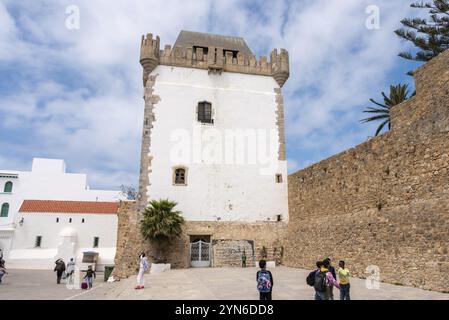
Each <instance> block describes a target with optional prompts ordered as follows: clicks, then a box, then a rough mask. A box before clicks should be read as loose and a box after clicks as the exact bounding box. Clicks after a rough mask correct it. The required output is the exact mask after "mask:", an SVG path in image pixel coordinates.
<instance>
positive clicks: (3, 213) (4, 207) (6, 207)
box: [0, 203, 9, 217]
mask: <svg viewBox="0 0 449 320" xmlns="http://www.w3.org/2000/svg"><path fill="white" fill-rule="evenodd" d="M8 212H9V203H4V204H2V211H1V213H0V217H7V216H8Z"/></svg>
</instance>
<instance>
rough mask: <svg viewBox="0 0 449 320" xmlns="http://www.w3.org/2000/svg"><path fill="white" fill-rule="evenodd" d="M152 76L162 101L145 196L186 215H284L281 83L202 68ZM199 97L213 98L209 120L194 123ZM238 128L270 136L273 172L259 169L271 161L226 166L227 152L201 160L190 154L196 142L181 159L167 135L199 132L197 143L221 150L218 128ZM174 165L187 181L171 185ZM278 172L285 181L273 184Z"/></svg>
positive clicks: (165, 69) (161, 70)
mask: <svg viewBox="0 0 449 320" xmlns="http://www.w3.org/2000/svg"><path fill="white" fill-rule="evenodd" d="M152 74H153V75H156V74H157V78H156V84H155V86H154V94H155V95H158V96H159V97H160V99H161V100H160V101H159V102H158V103H157V104H156V105H155V108H154V113H155V121H154V122H153V126H154V127H153V129H152V132H151V147H150V148H151V150H150V151H151V156H152V157H153V160H152V163H151V173H150V187H149V188H148V189H149V190H148V191H149V192H148V194H149V197H150V199H159V198H169V199H171V200H174V201H177V202H178V207H177V208H178V209H179V210H181V211H182V212H183V213H184V216H185V217H186V218H187V219H188V220H196V221H211V220H217V219H219V220H221V221H248V222H249V221H266V220H269V219H270V220H273V219H276V215H282V218H283V220H284V221H285V220H288V204H287V203H288V198H287V164H286V161H278V160H277V154H278V143H279V136H278V131H277V130H278V128H277V126H276V109H277V105H276V102H275V92H274V88H278V85H277V83H276V82H275V80H274V79H273V78H272V77H266V76H255V75H244V74H238V73H228V72H224V73H222V74H221V75H209V74H208V71H207V70H200V69H191V68H181V67H169V66H158V67H157V68H156V69H155V70H154V71H153V72H152ZM204 100H206V101H208V102H211V103H212V107H213V110H214V124H213V125H207V124H201V123H199V122H198V121H197V115H196V109H197V105H198V102H200V101H204ZM236 129H243V130H247V129H250V130H254V132H256V131H257V130H260V131H262V132H264V131H265V132H266V133H267V134H268V133H271V134H273V133H274V134H275V137H274V138H275V145H274V148H271V150H269V151H270V152H269V155H270V156H271V159H274V160H275V161H274V162H275V163H274V166H275V168H274V171H273V172H271V173H269V174H266V173H263V171H264V170H262V169H263V168H267V167H268V164H262V163H260V161H257V163H256V164H250V163H244V164H226V163H224V162H225V161H224V159H225V158H224V155H223V156H222V157H221V159H222V160H223V161H221V162H220V163H216V164H210V163H209V164H205V163H204V161H205V158H204V156H202V157H201V159H195V151H194V147H192V148H190V150H191V154H190V156H188V155H187V156H186V157H185V158H184V159H183V158H182V157H179V155H180V154H184V155H186V154H185V152H184V151H185V149H184V150H181V151H180V152H174V151H176V150H178V151H179V149H180V141H181V140H171V138H180V135H177V134H179V133H182V132H188V133H189V135H190V136H191V138H192V140H193V136H194V135H196V134H198V133H199V136H201V137H202V138H200V141H202V143H203V146H205V145H204V143H206V144H207V148H209V150H211V149H212V150H219V149H221V150H225V149H224V147H223V148H219V146H220V143H221V144H222V145H225V142H224V139H219V138H218V139H217V136H216V133H217V130H218V133H219V134H220V133H221V134H222V137H224V135H225V130H236ZM203 134H212V136H209V138H208V137H206V136H204V135H203ZM213 137H215V138H213ZM265 142H266V141H265ZM181 149H182V148H181ZM245 150H247V149H246V148H245ZM203 151H204V149H203ZM225 152H226V151H223V153H225ZM201 153H202V152H200V154H201ZM213 153H214V152H210V154H213ZM173 154H177V155H178V157H173ZM215 154H216V153H215ZM203 155H204V154H203ZM217 158H218V157H217ZM259 160H261V159H259ZM246 162H248V161H246ZM177 165H184V166H186V167H187V169H188V172H187V186H173V184H172V174H173V173H172V172H173V167H175V166H177ZM275 173H281V174H282V176H283V183H280V184H279V183H276V181H275Z"/></svg>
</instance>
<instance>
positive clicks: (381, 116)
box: [360, 84, 410, 136]
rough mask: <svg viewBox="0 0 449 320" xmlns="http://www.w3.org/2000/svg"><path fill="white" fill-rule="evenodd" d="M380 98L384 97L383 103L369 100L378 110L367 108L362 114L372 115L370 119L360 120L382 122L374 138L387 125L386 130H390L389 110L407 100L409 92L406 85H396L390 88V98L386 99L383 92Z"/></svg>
mask: <svg viewBox="0 0 449 320" xmlns="http://www.w3.org/2000/svg"><path fill="white" fill-rule="evenodd" d="M382 96H383V97H384V103H379V102H376V101H375V100H374V99H370V101H371V102H372V103H374V104H376V105H377V106H379V107H380V108H379V107H378V108H373V107H367V108H366V110H364V111H363V112H367V113H374V114H376V115H373V116H371V117H368V118H365V119H362V120H360V122H362V123H366V122H371V121H378V120H383V122H382V123H381V124H380V125H379V127H377V130H376V134H375V135H376V136H377V135H378V134H379V133H380V131H381V130H382V129H383V128H384V127H385V125H387V124H388V130H390V128H391V123H390V108H391V107H393V106H395V105H397V104H400V103H401V102H404V101H405V100H408V99H409V98H410V97H409V90H408V84H398V85H396V86H393V85H391V86H390V96H389V97H387V96H386V95H385V93H384V92H382Z"/></svg>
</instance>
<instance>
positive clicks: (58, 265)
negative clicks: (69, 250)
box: [53, 259, 65, 284]
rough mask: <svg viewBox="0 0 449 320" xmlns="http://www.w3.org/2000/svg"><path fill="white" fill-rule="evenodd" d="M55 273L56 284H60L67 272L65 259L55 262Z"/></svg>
mask: <svg viewBox="0 0 449 320" xmlns="http://www.w3.org/2000/svg"><path fill="white" fill-rule="evenodd" d="M53 271H56V283H57V284H60V283H61V277H62V274H63V273H64V271H65V262H64V260H63V259H58V260H56V261H55V269H54V270H53Z"/></svg>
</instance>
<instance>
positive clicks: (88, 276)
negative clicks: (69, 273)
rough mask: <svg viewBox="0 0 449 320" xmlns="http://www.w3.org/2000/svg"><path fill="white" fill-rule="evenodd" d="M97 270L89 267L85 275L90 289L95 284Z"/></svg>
mask: <svg viewBox="0 0 449 320" xmlns="http://www.w3.org/2000/svg"><path fill="white" fill-rule="evenodd" d="M96 277H97V276H96V274H95V271H94V270H92V266H89V267H87V271H86V275H85V276H84V279H86V281H87V284H88V286H89V289H92V286H93V284H94V278H96Z"/></svg>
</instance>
